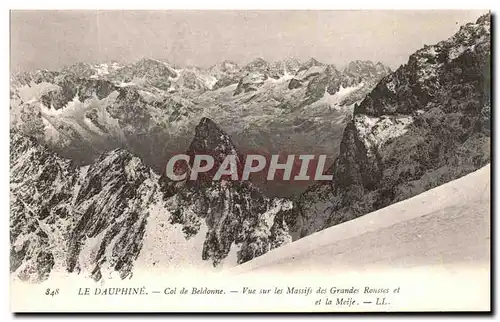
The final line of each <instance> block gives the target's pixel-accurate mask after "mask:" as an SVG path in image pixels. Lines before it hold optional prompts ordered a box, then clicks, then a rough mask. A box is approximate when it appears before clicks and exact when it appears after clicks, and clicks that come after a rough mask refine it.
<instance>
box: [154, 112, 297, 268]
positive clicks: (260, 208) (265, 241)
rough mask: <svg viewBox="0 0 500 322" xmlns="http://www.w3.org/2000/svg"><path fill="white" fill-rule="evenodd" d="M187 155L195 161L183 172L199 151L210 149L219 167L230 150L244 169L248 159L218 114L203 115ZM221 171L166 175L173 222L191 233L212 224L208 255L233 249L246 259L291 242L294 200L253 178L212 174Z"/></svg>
mask: <svg viewBox="0 0 500 322" xmlns="http://www.w3.org/2000/svg"><path fill="white" fill-rule="evenodd" d="M186 154H187V155H189V156H190V163H189V166H188V165H184V168H183V169H180V170H177V171H176V172H177V173H183V172H184V173H186V174H187V177H188V178H189V174H190V170H189V169H191V168H192V166H193V160H194V156H196V155H210V156H212V157H213V158H214V161H215V162H214V169H215V170H217V169H218V168H219V166H220V165H221V164H222V162H223V160H224V159H225V158H226V157H227V156H233V157H234V160H235V162H236V163H235V166H236V167H235V168H236V171H237V173H239V174H240V175H241V171H242V169H243V160H242V157H241V155H240V154H239V153H238V152H237V150H236V148H235V146H234V144H233V143H232V141H231V139H230V138H229V136H228V135H227V134H226V133H224V132H223V131H222V130H221V129H220V128H219V127H218V126H217V125H216V124H215V123H214V122H213V121H212V120H210V119H208V118H203V119H202V120H201V121H200V123H199V124H198V126H197V127H196V132H195V136H194V138H193V140H192V142H191V145H190V147H189V149H188V150H187V153H186ZM214 174H215V172H214V171H211V172H207V173H202V174H199V176H198V178H197V179H196V180H189V179H186V180H183V181H180V182H172V181H170V180H168V178H164V181H163V191H164V193H165V194H166V197H170V196H173V197H172V198H171V199H170V205H171V211H172V213H173V216H172V221H171V223H172V224H176V223H179V224H181V225H183V231H184V233H185V234H186V237H188V238H189V237H190V236H192V235H194V234H198V233H201V232H200V227H202V226H203V227H206V228H205V229H206V230H207V232H206V236H207V237H206V239H205V242H204V245H203V254H202V258H203V259H204V260H211V261H212V262H213V265H214V266H217V265H218V264H220V263H221V262H222V261H223V260H224V258H225V257H227V256H228V254H229V252H230V251H231V250H236V252H237V254H236V255H237V262H238V263H243V262H246V261H248V260H250V259H252V258H254V257H257V256H260V255H262V254H264V253H266V252H267V251H269V250H270V249H272V248H275V247H278V246H280V245H281V244H283V243H286V242H289V241H290V240H291V237H290V236H289V234H288V227H287V225H286V223H285V222H284V220H283V218H282V217H276V213H278V212H279V211H280V210H286V209H288V208H290V207H291V203H290V202H289V201H288V200H285V199H280V198H268V197H266V196H264V195H263V194H262V193H261V192H260V191H259V189H257V188H256V187H254V186H253V185H252V184H251V183H250V182H248V181H234V180H229V179H224V177H223V178H222V180H215V181H214V180H212V179H213V176H214Z"/></svg>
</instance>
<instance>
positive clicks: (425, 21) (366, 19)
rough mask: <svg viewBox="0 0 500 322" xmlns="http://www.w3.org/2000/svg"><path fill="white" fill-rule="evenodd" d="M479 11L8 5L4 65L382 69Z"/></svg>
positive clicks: (22, 67) (473, 17)
mask: <svg viewBox="0 0 500 322" xmlns="http://www.w3.org/2000/svg"><path fill="white" fill-rule="evenodd" d="M485 12H486V11H471V10H468V11H457V10H455V11H408V10H406V11H395V10H394V11H313V10H307V11H229V10H226V11H215V10H210V11H207V10H205V11H173V10H169V11H166V10H163V11H160V10H155V11H151V10H150V11H131V10H128V11H126V10H120V11H119V10H114V11H102V10H99V11H98V10H87V11H85V10H72V11H48V10H44V11H11V21H10V32H11V43H10V48H11V54H10V56H11V57H10V58H11V60H10V63H11V71H12V72H20V71H28V70H35V69H59V68H61V67H63V66H65V65H70V64H73V63H76V62H88V63H101V62H110V61H118V62H122V63H126V62H133V61H136V60H139V59H141V58H143V57H150V58H156V59H161V60H165V61H168V62H170V63H172V64H175V65H177V66H179V67H182V66H199V67H209V66H211V65H213V64H215V63H217V62H221V61H223V60H232V61H235V62H237V63H238V64H244V63H248V62H249V61H251V60H253V59H255V58H257V57H261V58H264V59H266V60H268V61H274V60H280V59H284V58H286V57H295V58H297V59H299V60H301V61H305V60H307V59H309V58H311V57H314V58H316V59H317V60H319V61H321V62H324V63H329V64H335V65H337V66H343V65H345V64H347V63H348V62H349V61H353V60H358V59H359V60H372V61H380V62H382V63H384V64H386V65H388V66H390V67H391V68H392V69H396V68H397V67H398V66H399V65H401V64H403V63H405V62H406V61H407V59H408V56H409V55H410V54H412V53H413V52H414V51H416V50H417V49H419V48H421V47H423V45H425V44H426V45H432V44H435V43H437V42H439V41H441V40H444V39H446V38H448V37H450V36H451V35H453V34H454V33H455V32H456V31H457V30H458V29H459V27H460V25H463V24H465V23H467V22H474V21H476V19H477V18H478V17H479V16H480V15H481V14H483V13H485Z"/></svg>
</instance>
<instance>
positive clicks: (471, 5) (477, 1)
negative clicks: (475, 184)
mask: <svg viewBox="0 0 500 322" xmlns="http://www.w3.org/2000/svg"><path fill="white" fill-rule="evenodd" d="M498 3H499V2H498V1H485V0H474V1H450V2H448V1H446V2H444V1H443V2H438V1H435V0H434V1H430V0H420V1H418V2H414V3H409V2H407V1H359V0H349V1H342V2H335V3H328V2H327V1H317V0H307V1H304V0H301V1H295V0H293V1H292V0H288V1H283V2H276V1H275V2H271V1H269V0H254V1H247V2H243V1H236V0H231V1H228V0H224V1H220V0H218V1H216V2H215V1H202V0H198V1H193V0H189V1H188V0H182V1H170V2H165V1H151V0H141V1H123V0H122V1H113V2H108V3H103V1H102V0H101V1H99V0H87V1H80V2H76V1H60V0H59V1H54V0H50V1H43V2H40V1H27V0H18V1H6V2H2V4H3V5H5V6H6V8H5V10H2V11H1V16H0V19H1V20H0V21H2V25H1V26H2V28H1V32H0V37H1V39H0V45H1V46H2V52H3V53H4V55H5V56H4V59H3V61H4V63H3V64H1V67H0V68H1V69H2V70H1V75H2V76H3V77H2V81H3V82H4V83H3V85H2V86H1V88H3V90H2V91H0V95H1V98H2V102H3V103H4V104H2V106H3V108H2V112H1V113H3V114H2V115H1V116H0V122H2V124H1V125H2V126H0V128H1V131H2V134H1V135H0V146H1V148H2V152H3V153H2V154H1V155H2V157H1V158H0V162H1V164H0V189H1V191H0V195H1V197H2V198H1V201H2V203H1V207H2V208H1V209H2V212H1V213H2V214H3V220H4V226H3V228H4V234H3V236H4V237H3V238H5V241H4V242H5V245H4V247H2V248H1V250H2V253H1V257H0V258H1V259H2V265H1V266H0V267H1V269H2V271H1V272H0V276H3V278H4V281H5V283H3V284H1V285H2V286H3V287H2V293H1V303H2V304H1V305H2V306H1V313H2V314H1V315H2V318H3V319H5V320H6V321H10V320H13V319H14V316H13V315H12V314H11V313H10V308H9V290H8V288H7V287H6V286H7V285H8V276H9V272H8V271H9V268H8V267H9V255H8V245H9V239H8V238H9V234H8V227H9V215H8V214H9V200H8V198H9V197H8V196H9V186H8V183H7V182H8V177H9V163H8V162H9V161H8V156H9V139H8V128H9V121H8V120H9V112H8V101H9V96H8V95H9V94H8V92H7V85H8V83H9V78H8V77H9V75H10V73H9V59H8V58H9V11H8V10H9V9H28V10H29V9H96V8H99V9H211V10H214V9H267V10H274V9H287V10H290V9H291V10H300V9H305V10H311V9H332V10H333V9H336V10H339V9H341V10H348V9H351V10H353V9H355V10H356V9H358V10H359V9H389V10H391V9H406V10H408V9H475V10H477V9H479V10H483V9H492V11H493V12H494V13H496V12H498V10H496V8H497V6H498ZM138 4H140V7H139V6H138ZM495 22H496V23H498V21H497V20H495ZM494 35H495V37H494V43H497V39H498V38H497V36H496V35H497V33H496V30H495V32H494ZM494 55H495V56H494V58H495V59H496V58H497V55H496V52H495V54H494ZM495 61H497V60H495ZM495 72H496V69H495ZM496 84H497V86H495V89H494V90H495V91H496V90H497V89H498V83H496ZM495 115H496V116H495V121H497V122H496V123H498V121H499V118H500V116H499V113H498V112H496V113H495ZM495 133H496V131H495ZM495 139H496V140H495V142H496V143H495V150H497V151H498V150H499V148H500V146H499V145H500V142H499V140H498V139H497V138H495ZM495 178H496V179H498V178H497V175H495ZM494 197H498V198H495V199H497V200H500V192H499V191H498V190H497V191H496V192H495V196H494ZM492 215H493V216H496V214H495V213H493V214H492ZM495 222H496V223H497V225H496V227H495V228H496V230H497V231H498V219H497V220H495ZM497 240H498V238H497ZM495 248H496V247H495ZM495 273H497V272H495ZM497 277H498V276H497ZM495 286H496V285H495ZM495 302H496V301H495ZM494 307H496V305H494ZM165 317H167V318H169V319H176V318H177V317H175V316H165ZM324 317H325V318H328V317H329V316H324ZM380 317H381V318H382V319H385V318H386V317H385V316H380ZM45 318H48V319H52V317H45ZM90 318H91V319H92V320H93V321H104V320H105V317H95V316H91V317H90ZM203 318H206V317H203ZM213 318H215V319H218V318H219V317H213ZM235 318H236V317H235ZM255 318H258V319H259V320H260V321H271V318H270V317H262V316H257V317H255ZM275 318H277V317H274V318H273V319H275ZM282 318H283V319H288V318H289V317H287V316H285V317H282ZM306 318H307V317H300V318H299V320H305V319H306ZM403 318H404V317H398V318H397V319H396V320H399V319H403ZM420 318H422V317H419V319H420ZM3 319H2V320H3ZM69 319H70V317H64V318H61V320H69ZM130 319H133V320H135V319H137V320H142V319H143V317H142V316H133V317H131V318H130ZM189 319H192V318H187V320H189ZM231 319H232V318H231ZM335 319H336V320H338V321H345V320H348V318H345V317H343V316H342V317H339V316H335ZM476 319H477V320H479V318H470V319H467V320H476ZM183 320H184V318H183ZM428 320H429V321H433V320H435V321H437V320H438V319H437V318H432V319H428Z"/></svg>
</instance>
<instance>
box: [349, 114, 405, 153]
mask: <svg viewBox="0 0 500 322" xmlns="http://www.w3.org/2000/svg"><path fill="white" fill-rule="evenodd" d="M412 123H413V117H412V116H396V117H390V116H382V117H370V116H368V115H356V116H355V117H354V125H355V127H356V129H357V131H358V133H359V136H360V138H361V139H362V140H363V142H364V144H365V146H366V147H367V148H368V149H370V148H372V147H377V148H379V147H381V146H382V145H383V144H384V143H386V142H387V141H388V140H389V139H393V138H396V137H399V136H402V135H403V134H405V133H406V132H407V131H408V126H409V125H410V124H412Z"/></svg>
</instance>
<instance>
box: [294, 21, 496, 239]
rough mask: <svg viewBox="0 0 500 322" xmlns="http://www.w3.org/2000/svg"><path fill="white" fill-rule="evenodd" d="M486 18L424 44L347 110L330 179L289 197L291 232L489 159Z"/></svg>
mask: <svg viewBox="0 0 500 322" xmlns="http://www.w3.org/2000/svg"><path fill="white" fill-rule="evenodd" d="M490 59H491V55H490V17H489V15H486V16H483V17H481V18H479V19H478V20H477V21H476V23H469V24H467V25H465V26H462V27H461V28H460V30H459V31H458V32H457V33H456V34H455V35H454V36H452V37H451V38H449V39H448V40H445V41H442V42H440V43H438V44H436V45H433V46H426V47H424V48H422V49H421V50H419V51H417V52H416V53H414V54H413V55H411V56H410V58H409V60H408V63H407V64H405V65H403V66H401V67H400V68H399V69H398V70H396V71H395V72H394V73H392V74H390V75H388V76H386V77H385V78H383V79H382V81H381V82H380V83H378V85H377V86H376V87H375V88H374V90H373V91H372V92H371V93H370V94H368V96H367V97H366V98H365V99H364V100H363V101H362V102H361V104H359V106H357V107H356V108H355V110H354V116H353V120H352V121H351V122H350V123H349V124H348V125H347V127H346V129H345V131H344V134H343V138H342V142H341V146H340V154H339V156H338V158H337V159H336V161H335V163H334V165H333V166H332V167H331V169H330V170H329V171H330V172H331V173H332V174H333V175H334V179H333V181H332V182H330V183H327V184H321V185H319V184H318V185H314V186H312V187H310V188H309V189H308V191H307V192H305V193H304V194H303V195H302V196H301V197H300V199H299V200H298V202H297V205H296V208H295V210H294V213H293V215H291V216H290V218H293V216H294V215H295V216H298V219H295V220H294V225H295V226H294V230H295V231H296V232H297V235H298V236H299V237H302V236H305V235H309V234H311V233H313V232H315V231H318V230H321V229H324V228H326V227H329V226H332V225H336V224H339V223H341V222H344V221H347V220H350V219H353V218H356V217H358V216H361V215H363V214H366V213H369V212H371V211H374V210H376V209H379V208H382V207H385V206H387V205H390V204H392V203H394V202H397V201H400V200H403V199H406V198H409V197H411V196H414V195H416V194H419V193H421V192H423V191H426V190H428V189H430V188H433V187H436V186H438V185H440V184H443V183H445V182H448V181H450V180H453V179H456V178H458V177H460V176H463V175H465V174H467V173H469V172H472V171H474V170H476V169H478V168H480V167H482V166H484V165H485V164H487V163H488V162H490V122H491V121H490V115H491V112H490V106H491V101H490V95H491V94H490Z"/></svg>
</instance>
